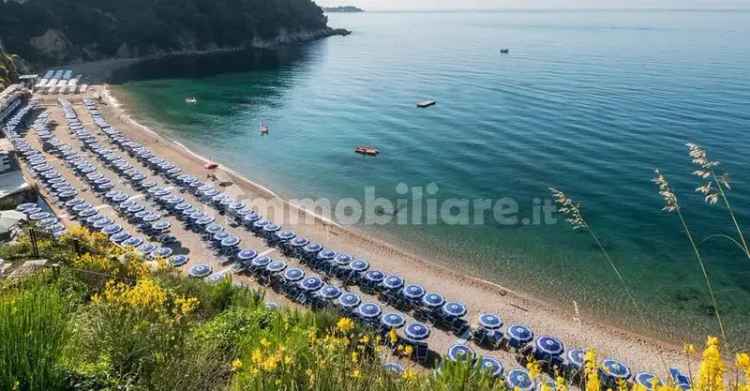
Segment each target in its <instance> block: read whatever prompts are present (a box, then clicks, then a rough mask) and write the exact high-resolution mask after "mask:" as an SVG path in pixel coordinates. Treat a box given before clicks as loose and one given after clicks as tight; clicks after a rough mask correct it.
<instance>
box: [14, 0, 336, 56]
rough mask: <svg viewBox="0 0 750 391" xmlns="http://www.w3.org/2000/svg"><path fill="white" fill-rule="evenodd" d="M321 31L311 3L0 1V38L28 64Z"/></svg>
mask: <svg viewBox="0 0 750 391" xmlns="http://www.w3.org/2000/svg"><path fill="white" fill-rule="evenodd" d="M324 29H327V19H326V17H325V16H324V15H323V11H322V10H321V9H320V8H319V7H318V6H317V5H316V4H315V3H314V2H312V1H311V0H127V1H122V0H27V1H26V2H23V3H19V2H15V1H9V2H0V37H3V40H4V42H5V44H6V47H7V48H8V49H9V50H12V51H13V52H14V53H18V54H19V55H21V57H23V58H24V59H26V60H27V61H30V62H32V63H38V64H39V63H41V64H44V63H57V62H63V61H71V60H96V59H101V58H107V57H113V56H118V55H120V56H139V55H148V54H155V53H161V52H168V51H177V50H191V49H212V48H216V47H240V46H245V45H247V44H249V43H251V42H253V41H254V40H257V39H273V38H275V37H276V36H278V35H279V34H281V33H303V32H318V31H321V30H324Z"/></svg>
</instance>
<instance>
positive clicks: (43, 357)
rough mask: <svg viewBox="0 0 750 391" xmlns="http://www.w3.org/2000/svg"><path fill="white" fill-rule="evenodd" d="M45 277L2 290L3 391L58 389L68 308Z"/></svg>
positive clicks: (61, 380) (0, 358)
mask: <svg viewBox="0 0 750 391" xmlns="http://www.w3.org/2000/svg"><path fill="white" fill-rule="evenodd" d="M46 282H47V281H46V278H45V276H44V275H42V276H38V277H33V278H31V279H29V280H26V281H25V282H24V283H23V284H20V285H18V286H12V287H5V288H4V289H3V290H2V291H0V341H2V343H0V364H2V365H0V389H2V390H16V389H18V390H57V389H61V388H63V386H64V372H63V370H62V368H61V366H60V358H61V355H62V351H63V346H64V343H65V340H66V338H65V327H66V321H67V314H68V308H67V307H66V305H65V304H64V302H63V298H62V297H61V296H60V294H59V291H58V288H59V286H55V285H51V286H46Z"/></svg>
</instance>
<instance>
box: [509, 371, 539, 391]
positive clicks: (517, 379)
mask: <svg viewBox="0 0 750 391" xmlns="http://www.w3.org/2000/svg"><path fill="white" fill-rule="evenodd" d="M505 381H506V382H507V383H508V388H510V389H511V390H516V389H518V390H522V391H528V390H532V389H534V381H533V380H532V379H531V376H529V372H527V371H526V370H525V369H521V368H515V369H513V370H512V371H510V372H508V375H507V376H506V377H505Z"/></svg>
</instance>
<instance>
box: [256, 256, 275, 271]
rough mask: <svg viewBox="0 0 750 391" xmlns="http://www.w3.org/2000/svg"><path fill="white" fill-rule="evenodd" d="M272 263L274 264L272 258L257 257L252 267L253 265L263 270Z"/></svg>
mask: <svg viewBox="0 0 750 391" xmlns="http://www.w3.org/2000/svg"><path fill="white" fill-rule="evenodd" d="M271 262H272V260H271V258H269V257H267V256H265V255H262V256H256V257H255V258H253V260H252V262H251V265H253V267H255V268H258V269H263V268H265V267H266V266H268V265H269V264H270V263H271Z"/></svg>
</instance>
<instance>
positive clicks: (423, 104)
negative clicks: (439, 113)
mask: <svg viewBox="0 0 750 391" xmlns="http://www.w3.org/2000/svg"><path fill="white" fill-rule="evenodd" d="M436 104H437V102H435V101H434V100H425V101H422V102H417V107H419V108H420V109H424V108H427V107H430V106H435V105H436Z"/></svg>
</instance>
